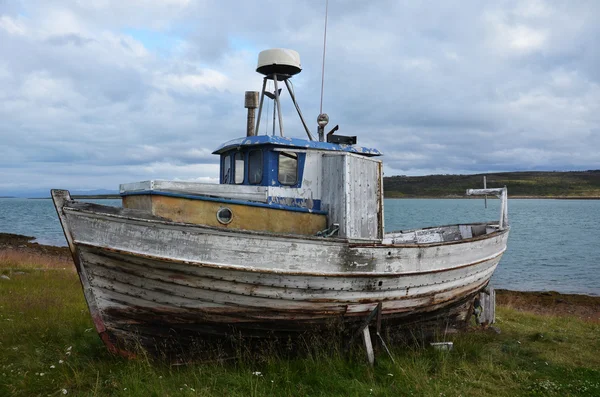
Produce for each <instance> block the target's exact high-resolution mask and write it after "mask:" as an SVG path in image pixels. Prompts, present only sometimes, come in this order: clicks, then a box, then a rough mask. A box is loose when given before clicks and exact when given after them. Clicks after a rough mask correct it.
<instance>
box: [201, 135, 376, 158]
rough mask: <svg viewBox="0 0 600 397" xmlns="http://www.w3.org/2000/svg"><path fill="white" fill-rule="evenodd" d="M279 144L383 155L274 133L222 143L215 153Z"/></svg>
mask: <svg viewBox="0 0 600 397" xmlns="http://www.w3.org/2000/svg"><path fill="white" fill-rule="evenodd" d="M259 145H260V146H263V145H269V146H279V147H285V148H296V149H303V150H306V149H309V150H310V149H312V150H329V151H334V152H349V153H356V154H361V155H364V156H381V155H382V153H381V152H380V151H379V150H377V149H372V148H367V147H362V146H356V145H344V144H338V143H329V142H319V141H309V140H306V139H299V138H288V137H280V136H274V135H258V136H248V137H244V138H238V139H233V140H231V141H229V142H225V143H224V144H222V145H221V146H220V147H219V148H218V149H217V150H215V151H214V152H213V154H222V153H225V152H227V151H229V150H232V149H238V150H239V149H243V148H245V147H251V146H259Z"/></svg>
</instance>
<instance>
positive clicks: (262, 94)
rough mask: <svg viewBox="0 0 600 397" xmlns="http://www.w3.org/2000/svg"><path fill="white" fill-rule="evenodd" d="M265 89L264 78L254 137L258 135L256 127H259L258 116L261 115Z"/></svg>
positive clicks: (265, 81)
mask: <svg viewBox="0 0 600 397" xmlns="http://www.w3.org/2000/svg"><path fill="white" fill-rule="evenodd" d="M266 87H267V78H266V77H265V78H264V79H263V86H262V91H261V92H260V105H259V106H258V120H256V130H255V132H254V135H258V127H260V115H261V114H262V108H263V102H264V100H265V88H266ZM267 117H268V116H267Z"/></svg>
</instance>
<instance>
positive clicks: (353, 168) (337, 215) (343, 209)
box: [321, 154, 383, 240]
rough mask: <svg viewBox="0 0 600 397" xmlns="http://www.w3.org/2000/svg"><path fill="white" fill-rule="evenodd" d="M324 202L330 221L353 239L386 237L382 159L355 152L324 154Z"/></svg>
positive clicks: (340, 233) (343, 235) (344, 234)
mask: <svg viewBox="0 0 600 397" xmlns="http://www.w3.org/2000/svg"><path fill="white" fill-rule="evenodd" d="M322 161H323V166H322V170H323V176H322V181H323V182H322V184H323V186H322V188H321V191H322V194H323V198H322V205H323V206H324V209H325V210H326V211H328V215H329V219H328V222H329V225H332V224H334V223H336V224H339V226H340V230H339V235H340V236H341V237H346V238H351V239H357V240H360V239H364V240H376V239H381V238H383V201H382V200H381V195H382V192H383V175H382V173H381V162H380V161H379V160H375V159H371V158H368V157H363V156H357V155H352V154H343V155H340V154H324V155H323V160H322Z"/></svg>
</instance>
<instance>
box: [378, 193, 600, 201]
mask: <svg viewBox="0 0 600 397" xmlns="http://www.w3.org/2000/svg"><path fill="white" fill-rule="evenodd" d="M487 198H488V200H496V199H497V197H496V196H488V197H487ZM384 199H389V200H406V199H419V200H438V199H442V200H456V199H461V200H482V199H483V196H477V197H474V196H402V197H384ZM508 199H509V200H600V196H511V195H510V194H509V195H508Z"/></svg>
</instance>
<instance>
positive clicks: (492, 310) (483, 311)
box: [474, 287, 496, 327]
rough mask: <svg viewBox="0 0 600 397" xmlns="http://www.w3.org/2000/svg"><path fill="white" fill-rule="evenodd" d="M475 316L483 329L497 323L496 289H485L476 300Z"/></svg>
mask: <svg viewBox="0 0 600 397" xmlns="http://www.w3.org/2000/svg"><path fill="white" fill-rule="evenodd" d="M474 314H475V321H476V322H477V324H479V325H481V326H483V327H487V326H489V325H491V324H494V323H495V322H496V291H495V290H494V288H492V287H487V288H485V289H484V290H483V291H481V292H480V293H479V296H477V298H475V304H474Z"/></svg>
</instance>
